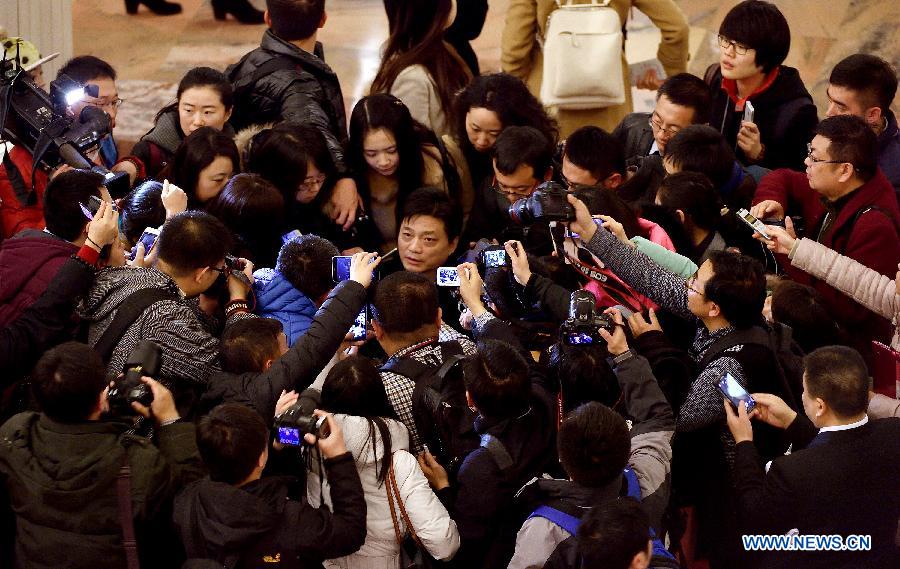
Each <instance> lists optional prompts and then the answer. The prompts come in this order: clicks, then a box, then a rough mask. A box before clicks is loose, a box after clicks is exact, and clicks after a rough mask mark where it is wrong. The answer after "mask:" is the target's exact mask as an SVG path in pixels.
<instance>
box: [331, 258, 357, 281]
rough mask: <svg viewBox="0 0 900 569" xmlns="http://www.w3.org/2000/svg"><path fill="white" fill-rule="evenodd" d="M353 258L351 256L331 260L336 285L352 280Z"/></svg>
mask: <svg viewBox="0 0 900 569" xmlns="http://www.w3.org/2000/svg"><path fill="white" fill-rule="evenodd" d="M352 258H353V257H350V256H349V255H340V256H338V257H332V258H331V280H333V281H334V282H335V283H339V282H342V281H348V280H350V259H352Z"/></svg>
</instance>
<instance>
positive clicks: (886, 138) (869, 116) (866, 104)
mask: <svg viewBox="0 0 900 569" xmlns="http://www.w3.org/2000/svg"><path fill="white" fill-rule="evenodd" d="M825 92H826V93H827V95H828V110H827V111H826V112H825V115H826V116H829V117H834V116H838V115H854V116H857V117H859V118H861V119H863V120H864V121H866V124H867V125H869V126H870V127H871V128H872V130H873V131H875V134H876V135H877V136H878V167H879V168H881V171H882V172H884V175H885V176H887V179H888V180H889V181H890V182H891V185H893V186H894V190H895V191H896V192H897V193H898V197H900V129H898V127H897V117H895V116H894V112H893V111H892V110H891V103H892V102H893V101H894V97H895V96H896V94H897V72H896V71H895V70H894V67H893V66H892V65H891V64H890V63H888V62H887V61H885V60H883V59H881V58H880V57H878V56H875V55H870V54H867V53H855V54H853V55H850V56H848V57H845V58H844V59H842V60H841V61H840V62H838V64H837V65H835V66H834V69H832V70H831V76H830V77H829V78H828V88H827V89H826V91H825Z"/></svg>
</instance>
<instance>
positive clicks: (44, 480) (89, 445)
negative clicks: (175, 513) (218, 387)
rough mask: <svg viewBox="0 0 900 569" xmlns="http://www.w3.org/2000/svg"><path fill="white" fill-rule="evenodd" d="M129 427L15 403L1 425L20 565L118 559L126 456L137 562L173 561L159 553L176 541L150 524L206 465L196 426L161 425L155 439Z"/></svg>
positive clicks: (105, 563) (95, 568)
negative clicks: (60, 418)
mask: <svg viewBox="0 0 900 569" xmlns="http://www.w3.org/2000/svg"><path fill="white" fill-rule="evenodd" d="M128 427H129V425H128V424H127V423H113V422H100V421H87V422H81V423H60V422H57V421H54V420H53V419H50V418H49V417H47V416H46V415H43V414H38V413H21V414H19V415H16V416H15V417H13V418H12V419H10V420H9V421H7V423H6V424H5V425H3V427H2V428H0V477H2V479H3V483H4V485H5V489H6V492H7V493H8V496H9V499H10V503H11V506H12V509H13V511H14V512H15V514H16V526H17V529H16V558H17V560H18V561H17V567H26V566H27V567H29V568H30V569H41V568H47V569H51V568H57V567H60V566H62V565H65V566H66V567H70V568H72V569H75V568H84V569H89V568H90V569H105V568H109V569H121V568H122V567H124V566H125V550H124V549H123V547H122V529H121V524H120V522H119V516H118V510H117V499H116V488H115V486H116V477H117V475H118V473H119V469H120V468H121V467H122V465H123V464H128V466H130V468H131V503H132V509H133V512H134V521H135V531H136V533H137V536H138V551H139V553H140V554H141V557H142V560H141V561H142V565H143V566H144V567H166V566H169V567H170V566H172V560H171V559H169V560H168V563H163V561H164V560H163V559H162V558H161V557H165V556H166V555H170V554H171V550H172V548H171V547H169V546H168V545H167V544H166V543H165V542H164V541H163V538H162V537H160V536H159V535H152V534H151V529H150V526H151V524H153V522H157V523H158V522H161V521H163V520H162V519H161V518H164V517H167V516H168V512H169V508H170V507H171V501H172V499H173V497H174V496H175V493H176V492H177V491H178V489H179V488H181V487H182V486H183V485H184V484H185V483H187V482H190V481H192V480H196V479H197V478H199V477H200V476H202V475H203V467H202V463H201V461H200V454H199V452H198V451H197V445H196V442H195V436H194V426H193V425H192V424H190V423H182V422H178V423H174V424H171V425H167V426H165V427H160V428H159V429H158V430H157V431H156V432H157V434H158V437H159V446H158V447H156V446H154V445H153V444H152V443H151V442H150V441H149V440H147V439H144V438H142V437H135V436H130V435H125V434H123V433H124V432H125V430H126V429H128ZM158 556H159V557H158ZM154 558H156V559H154ZM63 559H65V561H63Z"/></svg>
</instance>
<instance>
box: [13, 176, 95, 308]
mask: <svg viewBox="0 0 900 569" xmlns="http://www.w3.org/2000/svg"><path fill="white" fill-rule="evenodd" d="M102 182H103V176H101V175H100V174H95V173H93V172H89V171H83V170H70V171H67V172H63V173H61V174H59V175H58V176H56V177H55V178H53V180H52V181H51V182H50V183H49V184H48V185H47V189H46V190H45V191H44V219H45V220H46V222H47V228H46V229H45V230H43V231H40V230H38V229H25V230H23V231H22V232H20V233H19V234H17V235H16V236H15V237H14V238H12V239H7V240H6V241H3V242H2V243H0V326H4V325H6V324H9V323H10V322H12V321H13V320H15V319H16V318H17V317H18V316H19V315H20V314H21V313H22V311H24V310H25V309H26V308H28V306H29V305H31V303H33V302H34V301H35V300H36V299H37V298H38V297H39V296H40V295H41V293H43V292H44V289H46V288H47V285H48V284H50V280H51V279H52V278H53V276H54V275H55V274H56V273H57V271H59V268H60V267H61V266H62V264H63V263H64V262H65V261H66V259H68V258H69V257H71V256H72V255H73V254H75V253H76V252H78V249H79V248H80V247H81V246H82V245H84V244H85V242H86V241H87V238H88V222H89V221H90V219H89V218H88V217H87V216H86V215H85V214H84V213H83V212H82V211H81V207H80V204H87V203H88V200H89V198H90V197H91V196H96V197H98V198H99V197H100V195H101V193H100V187H101V184H102Z"/></svg>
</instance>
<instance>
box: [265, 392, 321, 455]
mask: <svg viewBox="0 0 900 569" xmlns="http://www.w3.org/2000/svg"><path fill="white" fill-rule="evenodd" d="M308 391H310V390H309V389H306V390H304V391H303V392H301V393H300V397H299V398H297V402H296V403H294V404H293V405H292V406H291V407H289V408H288V409H287V411H285V412H284V413H282V414H281V415H278V416H277V417H275V431H276V432H277V433H278V442H280V443H281V444H283V445H290V446H300V445H301V444H303V435H305V434H307V433H309V434H312V435H315V436H316V438H318V439H324V438H327V437H328V435H330V434H331V431H330V430H329V429H328V423H327V421H326V419H325V417H324V416H323V417H317V416H316V415H315V414H314V413H313V411H314V410H315V408H316V401H317V400H318V393H315V394H312V395H311V396H308V395H307V392H308ZM313 391H315V390H313Z"/></svg>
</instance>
